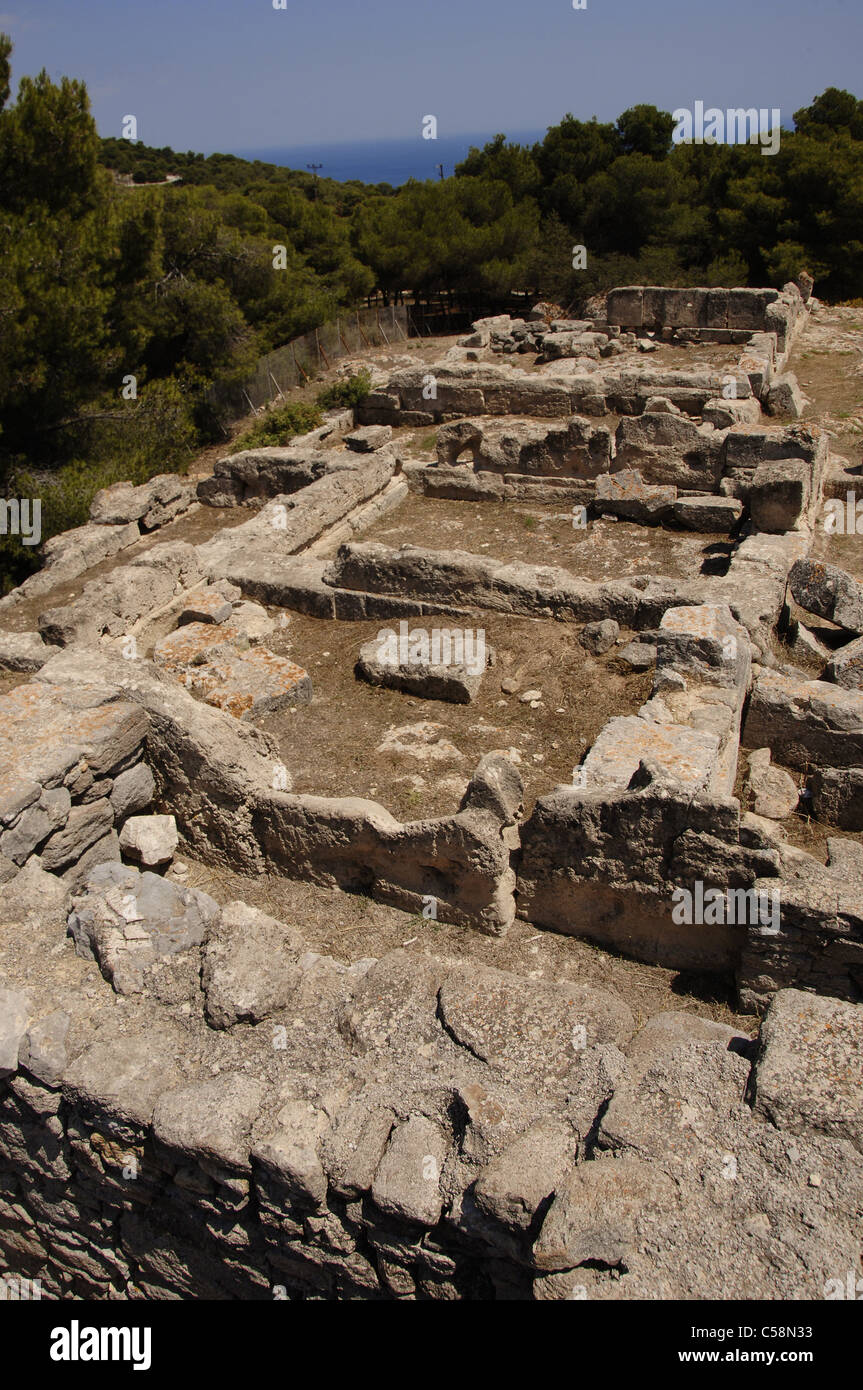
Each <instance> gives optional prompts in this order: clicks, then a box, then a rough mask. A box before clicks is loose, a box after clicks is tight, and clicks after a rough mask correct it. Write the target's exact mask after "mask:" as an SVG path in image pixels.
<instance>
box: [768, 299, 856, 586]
mask: <svg viewBox="0 0 863 1390" xmlns="http://www.w3.org/2000/svg"><path fill="white" fill-rule="evenodd" d="M786 370H787V371H789V372H793V373H794V374H795V376H796V377H797V380H798V381H799V383H800V385H801V387H802V389H803V393H804V395H805V396H807V397H808V401H809V404H808V405H807V407H806V410H805V412H804V415H803V421H804V423H806V422H807V421H809V420H813V421H815V422H817V424H819V425H820V426H821V427H822V428H823V429H825V430H826V431H827V433H828V435H829V436H830V449H831V452H832V453H834V454H841V455H842V456H843V457H844V458H846V459H847V460H848V465H847V466H848V467H852V466H853V467H855V468H858V467H860V465H861V463H863V308H859V309H852V308H845V307H842V306H830V305H826V304H825V305H819V306H817V307H816V308H815V309H813V311H812V313H811V316H810V319H809V323H808V324H807V325H806V328H805V331H804V332H803V333H802V334H801V336H800V337H799V338H798V339H797V342H796V344H795V346H794V348H793V349H792V352H791V356H790V358H789V362H788V367H787V368H786ZM837 563H838V562H837Z"/></svg>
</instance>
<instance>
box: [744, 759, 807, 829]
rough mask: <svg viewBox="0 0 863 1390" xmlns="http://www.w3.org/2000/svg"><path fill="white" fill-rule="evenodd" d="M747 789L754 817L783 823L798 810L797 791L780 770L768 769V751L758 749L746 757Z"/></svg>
mask: <svg viewBox="0 0 863 1390" xmlns="http://www.w3.org/2000/svg"><path fill="white" fill-rule="evenodd" d="M747 788H748V791H749V794H750V796H751V797H752V802H753V806H752V809H753V811H754V813H755V815H756V816H765V817H766V818H767V819H768V820H784V819H785V817H786V816H790V815H791V814H792V813H793V812H794V811H795V810H796V809H797V802H798V801H799V799H800V789H799V787H798V786H797V783H796V782H795V781H794V779H793V777H791V775H790V774H789V773H787V772H785V771H784V769H783V768H781V767H772V766H771V764H770V749H769V748H758V749H756V750H755V752H753V753H750V754H749V777H748V779H747Z"/></svg>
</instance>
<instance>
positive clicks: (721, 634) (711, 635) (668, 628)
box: [656, 603, 751, 692]
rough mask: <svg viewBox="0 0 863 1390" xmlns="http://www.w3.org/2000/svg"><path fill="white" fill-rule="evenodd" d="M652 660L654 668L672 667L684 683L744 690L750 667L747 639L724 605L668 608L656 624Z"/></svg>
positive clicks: (744, 630) (708, 604)
mask: <svg viewBox="0 0 863 1390" xmlns="http://www.w3.org/2000/svg"><path fill="white" fill-rule="evenodd" d="M656 663H657V668H660V667H673V668H674V669H675V670H676V671H678V672H679V673H680V674H682V675H683V676H684V678H685V679H686V680H687V682H690V681H692V680H696V681H699V682H701V683H706V684H708V685H718V686H725V687H727V688H736V689H738V690H740V691H741V692H745V690H746V688H747V686H748V683H749V673H750V666H751V659H750V654H749V638H748V635H747V632H746V629H745V628H744V627H742V626H741V624H740V623H738V622H736V621H735V619H734V618H733V617H732V615H731V610H730V608H728V606H727V605H725V604H717V603H702V604H698V605H697V606H681V607H679V608H669V609H667V610H666V612H665V613H664V614H663V615H662V620H661V622H660V624H659V634H658V638H657V644H656Z"/></svg>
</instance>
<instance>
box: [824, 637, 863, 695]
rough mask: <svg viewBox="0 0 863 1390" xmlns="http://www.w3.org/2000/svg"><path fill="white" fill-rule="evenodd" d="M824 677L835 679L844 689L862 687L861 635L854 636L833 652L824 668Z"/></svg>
mask: <svg viewBox="0 0 863 1390" xmlns="http://www.w3.org/2000/svg"><path fill="white" fill-rule="evenodd" d="M824 679H825V680H828V681H835V682H836V684H837V685H841V686H842V687H843V689H844V690H860V689H863V637H855V638H854V641H853V642H848V643H847V644H846V645H845V646H844V647H840V648H839V650H838V651H837V652H834V654H833V656H832V657H831V658H830V660H829V661H828V662H827V665H826V667H825V669H824Z"/></svg>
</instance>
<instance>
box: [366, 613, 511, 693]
mask: <svg viewBox="0 0 863 1390" xmlns="http://www.w3.org/2000/svg"><path fill="white" fill-rule="evenodd" d="M402 635H403V637H404V641H403V642H401V643H400V641H399V638H398V637H397V636H396V634H395V632H394V631H392V630H391V629H384V630H383V632H381V633H378V636H377V637H376V638H374V639H373V640H372V641H371V642H366V643H365V644H364V645H363V646H362V647H361V648H360V655H359V660H358V662H357V665H356V674H357V676H358V677H359V678H360V679H361V680H364V681H367V682H368V683H369V684H370V685H379V686H383V687H384V688H385V689H388V690H403V691H405V692H406V693H407V694H409V695H418V696H419V697H420V698H421V699H425V700H449V701H451V702H452V703H454V704H458V705H466V704H469V703H470V702H471V701H472V700H474V699H476V697H477V695H478V694H479V690H480V686H481V685H482V678H483V675H484V674H485V670H486V667H487V665H488V663H489V660H490V659H491V658H492V656H493V653H492V652H491V650H490V649H487V648H486V645H485V633H484V632H481V633H477V634H475V633H474V632H473V630H470V631H469V632H465V631H464V630H463V629H461V628H454V629H449V628H444V629H439V628H435V629H433V631H432V635H431V641H430V640H429V634H428V633H427V632H426V630H425V629H424V628H423V629H416V630H415V631H414V633H409V632H408V624H407V623H402ZM402 652H403V654H404V656H405V657H406V659H405V660H402V659H401V654H402ZM413 653H416V659H414V657H413V655H412V654H413ZM436 656H437V657H438V658H439V659H438V660H435V657H436Z"/></svg>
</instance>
